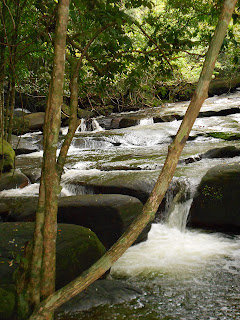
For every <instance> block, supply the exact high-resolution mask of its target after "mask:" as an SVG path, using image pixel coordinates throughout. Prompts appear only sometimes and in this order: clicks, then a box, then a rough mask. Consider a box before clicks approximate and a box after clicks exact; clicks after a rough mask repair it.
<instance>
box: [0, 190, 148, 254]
mask: <svg viewBox="0 0 240 320" xmlns="http://www.w3.org/2000/svg"><path fill="white" fill-rule="evenodd" d="M6 206H7V207H8V214H10V215H9V217H8V220H10V221H34V220H35V211H36V207H37V199H36V198H35V199H33V198H30V199H29V198H21V199H16V198H15V199H9V198H8V199H7V198H2V199H0V212H1V209H2V215H3V216H6ZM142 207H143V205H142V203H141V202H140V201H139V200H138V199H136V198H133V197H130V196H126V195H118V194H114V195H111V194H101V195H77V196H71V197H62V198H60V199H59V207H58V222H61V223H73V224H76V225H81V226H84V227H87V228H90V229H91V230H92V231H93V232H95V233H96V234H97V236H98V238H99V239H100V241H101V242H102V243H103V244H104V245H105V247H106V248H110V247H111V246H112V245H113V244H114V242H116V241H117V240H118V238H119V237H120V236H121V235H122V234H123V232H124V231H125V230H126V229H127V227H128V226H129V225H130V224H131V222H132V221H133V220H134V219H135V218H136V217H137V216H138V215H139V214H140V213H141V211H142ZM149 229H150V225H149V226H148V227H146V228H145V229H144V231H143V232H142V233H141V234H140V236H139V237H138V239H137V241H136V242H139V241H142V240H145V239H146V237H147V234H148V232H149Z"/></svg>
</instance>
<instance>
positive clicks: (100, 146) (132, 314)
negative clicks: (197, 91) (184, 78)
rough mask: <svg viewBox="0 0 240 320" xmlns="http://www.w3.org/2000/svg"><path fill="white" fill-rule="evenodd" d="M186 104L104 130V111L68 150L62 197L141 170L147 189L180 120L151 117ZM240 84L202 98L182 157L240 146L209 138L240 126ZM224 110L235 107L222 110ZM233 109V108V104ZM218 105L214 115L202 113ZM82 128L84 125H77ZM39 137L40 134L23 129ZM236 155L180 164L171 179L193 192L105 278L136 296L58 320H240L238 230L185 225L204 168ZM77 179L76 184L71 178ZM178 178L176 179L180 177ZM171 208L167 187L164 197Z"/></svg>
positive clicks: (35, 156)
mask: <svg viewBox="0 0 240 320" xmlns="http://www.w3.org/2000/svg"><path fill="white" fill-rule="evenodd" d="M187 105H188V103H187V102H184V103H183V102H181V103H172V104H169V105H167V106H166V107H165V108H154V109H151V110H147V111H144V112H143V111H140V112H131V113H125V114H122V115H117V116H116V117H120V116H122V117H128V118H131V119H133V118H139V121H138V123H137V125H135V126H131V127H128V128H121V129H114V130H104V129H103V128H102V127H101V118H100V119H99V120H98V119H96V121H97V124H96V123H95V130H94V131H91V132H85V131H84V130H82V131H80V132H77V133H76V135H75V137H74V139H73V142H72V145H71V147H70V150H69V154H68V160H67V163H66V165H65V170H64V174H63V177H62V192H61V195H62V196H71V195H74V194H86V193H95V189H94V188H93V186H94V185H97V186H99V185H101V184H102V183H105V182H106V181H107V183H110V182H109V181H117V180H119V179H123V180H122V181H128V179H129V181H130V179H132V177H134V178H136V177H138V178H139V179H140V180H141V181H144V184H145V187H146V190H148V189H151V187H152V183H153V181H155V180H156V178H157V176H158V174H159V172H160V170H161V168H162V166H163V163H164V160H165V157H166V154H167V149H168V145H169V143H171V142H172V140H173V137H174V136H175V134H176V132H177V130H178V128H179V125H180V123H181V120H178V118H179V117H176V119H174V120H173V121H170V122H155V121H154V119H156V117H159V116H160V115H162V114H164V115H175V114H178V115H180V116H182V115H183V114H184V112H185V110H186V107H187ZM239 106H240V91H239V90H238V91H236V92H235V93H231V94H228V95H227V94H225V95H222V96H218V97H212V98H209V99H207V100H206V101H205V103H204V106H203V108H202V110H201V112H205V115H204V116H203V117H200V118H198V119H197V120H196V122H195V124H194V127H193V130H192V132H191V134H190V139H189V141H188V142H187V144H186V146H185V148H184V151H183V154H182V156H181V159H188V158H191V159H194V157H195V158H196V157H198V156H199V155H200V154H203V153H204V152H206V151H208V150H210V149H213V148H216V147H224V146H236V147H240V140H234V141H225V140H222V139H216V138H213V137H211V133H213V132H227V133H229V132H230V133H232V134H235V133H236V134H237V133H239V132H240V130H239V129H240V113H238V112H236V110H237V108H238V109H239ZM221 110H233V112H232V113H231V111H229V112H227V113H226V115H221V112H220V111H221ZM234 110H235V111H234ZM210 111H211V112H212V111H215V114H211V115H210V113H209V116H208V113H207V112H210ZM81 126H82V128H84V125H83V124H81ZM62 133H63V135H64V134H66V128H63V129H62ZM24 137H25V138H26V139H29V141H31V142H34V143H36V144H37V143H39V141H40V139H41V134H40V133H35V134H26V135H25V136H24ZM41 159H42V151H39V152H35V153H31V154H28V155H19V156H17V161H16V164H17V167H19V168H20V169H22V170H24V169H27V168H31V169H32V170H37V169H38V168H39V167H40V163H41ZM233 161H234V162H239V161H240V157H234V158H230V159H226V158H218V159H202V160H200V161H195V162H194V161H193V162H189V163H185V162H184V161H182V162H181V163H179V165H178V167H177V170H176V172H175V179H182V180H183V181H184V182H185V183H186V184H187V185H188V192H189V193H190V194H191V196H190V198H189V199H187V201H186V202H184V203H179V204H177V205H175V207H174V208H173V209H172V210H169V211H170V213H169V212H168V210H166V212H165V214H164V216H163V217H162V218H161V219H159V220H157V221H156V222H155V223H154V224H153V225H152V228H151V231H150V233H149V235H148V239H147V241H145V242H142V243H140V244H138V245H135V246H132V247H131V248H129V249H128V250H127V252H126V253H125V254H124V255H123V256H122V257H121V258H120V259H119V260H118V261H117V262H116V263H115V264H114V266H113V267H112V269H111V273H110V275H109V277H112V278H115V279H123V280H124V281H126V282H128V283H129V284H132V285H135V286H137V287H139V288H140V289H141V290H142V292H143V293H142V294H141V295H140V296H139V297H138V298H137V299H135V300H132V301H130V302H128V303H123V304H119V305H105V306H100V307H95V308H92V309H91V310H88V311H82V312H79V313H77V314H65V315H62V316H61V315H59V316H58V317H57V319H59V320H60V319H61V320H70V319H72V320H83V319H84V320H93V319H98V320H110V319H111V320H113V319H116V320H123V319H142V320H143V319H144V320H155V319H158V320H235V319H240V285H239V283H240V235H229V234H222V233H215V232H206V231H202V230H193V229H192V230H191V229H187V228H186V221H187V219H188V211H189V208H190V205H191V201H192V196H193V194H194V192H195V190H196V187H197V185H198V184H199V182H200V181H201V178H202V177H203V175H204V174H205V173H206V172H207V170H208V169H209V168H211V167H213V166H215V165H217V164H221V163H227V162H233ZM76 179H77V180H78V183H76ZM180 181H181V180H180ZM38 187H39V184H38V183H33V184H31V185H29V186H27V187H25V188H23V189H12V190H6V191H2V192H0V197H4V196H7V197H11V196H13V197H16V196H20V197H27V196H29V195H30V196H34V195H35V196H37V194H38ZM167 200H168V201H169V205H168V206H167V208H171V192H169V195H168V199H167Z"/></svg>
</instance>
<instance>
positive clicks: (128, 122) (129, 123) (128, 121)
mask: <svg viewBox="0 0 240 320" xmlns="http://www.w3.org/2000/svg"><path fill="white" fill-rule="evenodd" d="M138 124H139V119H135V118H122V119H121V120H120V122H119V128H128V127H133V126H136V125H138Z"/></svg>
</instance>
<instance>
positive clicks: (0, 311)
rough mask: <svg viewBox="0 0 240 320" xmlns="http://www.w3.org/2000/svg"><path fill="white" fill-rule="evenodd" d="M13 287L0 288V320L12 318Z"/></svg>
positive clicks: (13, 304)
mask: <svg viewBox="0 0 240 320" xmlns="http://www.w3.org/2000/svg"><path fill="white" fill-rule="evenodd" d="M11 287H13V288H14V286H3V287H0V319H1V320H7V319H10V318H12V316H13V314H14V309H15V299H16V297H15V292H14V290H12V288H11Z"/></svg>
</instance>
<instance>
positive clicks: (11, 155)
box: [0, 140, 15, 172]
mask: <svg viewBox="0 0 240 320" xmlns="http://www.w3.org/2000/svg"><path fill="white" fill-rule="evenodd" d="M14 160H15V152H14V150H13V148H12V147H11V145H10V144H9V143H8V142H7V141H6V140H1V142H0V170H1V172H8V171H10V170H11V169H13V168H14Z"/></svg>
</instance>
